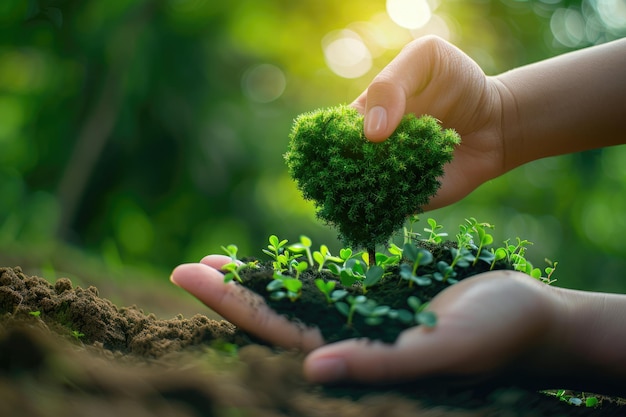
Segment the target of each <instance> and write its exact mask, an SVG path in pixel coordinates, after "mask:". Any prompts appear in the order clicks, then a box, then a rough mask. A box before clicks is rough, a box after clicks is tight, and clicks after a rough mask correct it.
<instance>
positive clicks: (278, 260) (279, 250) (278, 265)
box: [262, 235, 288, 271]
mask: <svg viewBox="0 0 626 417" xmlns="http://www.w3.org/2000/svg"><path fill="white" fill-rule="evenodd" d="M287 242H288V240H287V239H283V240H279V239H278V237H277V236H276V235H271V236H270V237H269V245H267V249H262V251H263V253H265V254H266V255H269V256H270V257H271V258H272V259H274V261H273V262H272V264H273V267H274V270H275V271H282V268H283V267H284V266H286V265H287V264H286V263H285V264H283V263H282V261H283V257H281V255H282V254H283V252H284V249H285V245H287Z"/></svg>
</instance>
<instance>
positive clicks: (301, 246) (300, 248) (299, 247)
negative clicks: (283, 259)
mask: <svg viewBox="0 0 626 417" xmlns="http://www.w3.org/2000/svg"><path fill="white" fill-rule="evenodd" d="M312 245H313V242H312V241H311V239H309V238H308V237H307V236H300V242H298V243H294V244H293V245H289V250H291V251H292V252H296V253H302V252H304V253H305V254H306V259H307V261H308V262H309V265H313V254H312V252H311V246H312Z"/></svg>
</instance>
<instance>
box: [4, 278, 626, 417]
mask: <svg viewBox="0 0 626 417" xmlns="http://www.w3.org/2000/svg"><path fill="white" fill-rule="evenodd" d="M146 291H149V289H146ZM301 360H302V358H301V356H300V355H298V354H297V353H293V352H284V351H280V350H276V349H272V348H270V347H267V346H263V345H262V344H259V343H255V342H253V341H252V340H251V339H250V338H249V337H248V336H247V335H245V334H243V333H241V332H239V331H238V330H237V329H236V328H235V327H234V326H232V325H231V324H229V323H227V322H224V321H216V320H212V319H209V318H207V317H206V316H204V315H200V314H198V315H195V316H193V317H191V318H183V317H181V316H179V317H176V318H172V319H159V318H158V317H156V316H155V315H151V314H144V313H143V312H142V311H141V310H140V309H139V308H137V307H117V306H115V305H114V304H113V303H111V302H110V301H108V300H107V299H103V298H101V297H99V295H98V290H97V289H96V288H95V287H88V288H86V289H85V288H80V287H74V286H72V283H71V282H70V281H69V280H68V279H65V278H61V279H59V280H57V281H56V282H55V283H54V284H51V283H49V282H48V281H46V280H45V279H42V278H38V277H31V276H27V275H25V274H24V273H22V271H21V269H20V268H0V404H1V406H0V416H12V417H20V416H24V417H26V416H28V417H39V416H42V417H48V416H66V415H67V416H82V415H84V416H111V415H114V416H116V417H126V416H133V417H143V416H168V417H169V416H181V417H182V416H227V417H239V416H259V417H266V416H267V417H270V416H338V417H344V416H346V417H347V416H355V417H356V416H358V417H370V416H381V417H401V416H429V417H433V416H445V417H461V416H463V417H465V416H485V417H486V416H503V417H508V416H511V417H514V416H519V417H522V416H623V415H626V408H624V407H620V405H619V404H618V403H617V402H615V401H613V400H612V399H611V398H603V400H602V403H601V406H600V407H599V408H595V409H591V408H584V407H573V406H571V405H568V404H565V403H563V402H561V401H559V400H557V399H555V398H553V397H549V396H547V395H545V394H542V393H538V392H535V391H532V390H525V389H521V388H516V387H511V386H507V385H506V384H501V385H499V386H494V385H490V386H485V385H481V384H465V385H463V386H461V385H450V384H441V383H435V382H433V383H432V384H429V385H428V386H425V385H424V384H421V385H403V386H402V387H384V388H383V387H377V388H371V387H370V388H368V387H356V386H342V387H321V386H316V385H311V384H309V383H307V382H305V381H304V379H303V378H302V375H301Z"/></svg>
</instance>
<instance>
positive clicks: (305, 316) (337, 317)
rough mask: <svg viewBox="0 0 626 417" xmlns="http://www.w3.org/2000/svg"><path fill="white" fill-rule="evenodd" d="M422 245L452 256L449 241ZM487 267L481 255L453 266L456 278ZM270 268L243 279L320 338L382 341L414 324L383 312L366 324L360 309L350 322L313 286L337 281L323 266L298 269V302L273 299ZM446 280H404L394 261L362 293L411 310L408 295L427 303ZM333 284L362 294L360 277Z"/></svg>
mask: <svg viewBox="0 0 626 417" xmlns="http://www.w3.org/2000/svg"><path fill="white" fill-rule="evenodd" d="M420 246H423V247H425V248H426V249H428V250H429V251H430V252H431V253H432V254H433V258H434V259H435V260H437V261H445V262H446V263H451V262H452V255H451V254H450V251H449V247H450V246H451V242H450V241H446V242H444V243H443V244H440V245H434V244H430V243H428V242H420ZM435 264H436V263H435V262H431V263H430V264H428V265H425V266H420V268H419V269H418V273H419V275H427V274H432V273H434V272H435V271H436V267H435ZM489 269H490V265H489V264H487V263H486V262H482V261H480V262H477V263H476V264H475V265H471V266H470V267H467V268H456V273H457V275H456V276H455V277H454V279H455V280H457V281H460V280H463V279H466V278H469V277H471V276H473V275H477V274H480V273H482V272H486V271H488V270H489ZM493 269H498V270H501V269H513V267H512V266H511V265H510V264H507V263H506V262H504V261H499V262H496V264H495V265H494V268H493ZM273 273H274V272H273V268H272V266H271V262H269V263H265V264H260V266H259V268H258V269H247V270H244V271H243V272H242V274H241V275H242V278H243V280H244V285H245V286H246V287H248V288H249V289H251V290H253V291H254V292H256V293H258V294H260V295H261V296H263V297H264V298H265V299H266V302H267V303H268V304H269V305H270V307H272V308H273V309H274V310H275V311H277V312H279V313H280V314H283V315H285V316H286V317H288V318H289V319H292V320H298V321H301V322H303V323H305V324H307V325H310V326H318V327H320V329H321V331H322V334H323V336H324V340H326V341H328V342H335V341H338V340H343V339H349V338H359V337H367V338H369V339H376V340H381V341H383V342H386V343H393V342H394V341H395V340H396V338H397V336H398V335H399V334H400V332H402V331H403V330H405V329H407V328H409V327H412V326H413V324H410V325H407V324H404V323H402V322H401V321H399V320H391V319H388V318H385V319H384V320H383V322H382V323H380V324H378V325H375V326H372V325H368V324H366V323H365V318H364V317H363V316H361V315H359V314H355V315H354V322H353V323H352V325H350V326H348V325H347V320H346V316H345V315H342V314H341V313H339V311H338V310H337V308H335V306H334V305H332V304H329V303H328V302H327V301H326V298H325V296H324V295H323V294H322V292H320V290H318V289H317V287H316V286H315V280H316V279H318V278H322V279H324V280H333V281H337V277H336V276H333V275H332V274H331V273H330V272H325V271H322V272H319V273H318V272H317V271H315V270H312V269H308V270H307V271H305V272H303V273H302V274H301V276H300V280H301V281H302V283H303V286H302V295H301V297H300V298H298V300H297V301H296V302H293V301H291V300H289V299H287V298H283V299H281V300H273V299H272V298H271V297H270V295H269V293H268V291H267V290H266V286H267V284H268V283H269V282H271V281H272V280H273V278H272V277H273ZM449 286H450V284H449V283H444V282H440V281H437V280H432V284H431V285H427V286H418V285H409V284H408V282H407V281H405V280H402V279H401V278H400V276H399V273H398V267H397V266H393V267H390V268H388V272H387V273H386V275H385V276H384V277H383V279H382V280H381V281H380V282H379V283H378V284H376V285H374V286H372V287H370V288H368V289H367V292H366V293H365V295H366V296H367V298H368V299H372V300H375V301H376V302H377V304H378V305H385V306H389V307H390V308H393V309H404V310H407V311H412V310H411V307H410V306H409V305H408V304H407V301H406V300H407V298H408V297H409V296H416V297H417V298H418V299H419V300H420V301H422V302H423V303H425V302H429V301H430V300H432V299H433V298H434V297H435V295H437V294H438V293H440V292H441V291H443V290H444V289H446V288H447V287H449ZM336 289H343V290H347V291H348V292H349V293H350V294H352V295H355V296H356V295H360V294H363V290H362V287H360V286H359V285H358V283H357V284H355V285H353V286H351V287H343V286H342V285H341V284H340V283H337V286H336Z"/></svg>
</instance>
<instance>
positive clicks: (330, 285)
mask: <svg viewBox="0 0 626 417" xmlns="http://www.w3.org/2000/svg"><path fill="white" fill-rule="evenodd" d="M336 285H337V283H336V282H335V281H324V280H323V279H321V278H318V279H316V280H315V286H316V287H317V288H318V289H319V290H320V291H321V292H322V294H324V297H325V298H326V302H327V303H328V304H332V303H333V299H332V298H331V297H330V294H331V293H332V292H333V290H334V289H335V286H336Z"/></svg>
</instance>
